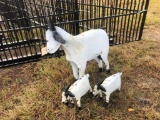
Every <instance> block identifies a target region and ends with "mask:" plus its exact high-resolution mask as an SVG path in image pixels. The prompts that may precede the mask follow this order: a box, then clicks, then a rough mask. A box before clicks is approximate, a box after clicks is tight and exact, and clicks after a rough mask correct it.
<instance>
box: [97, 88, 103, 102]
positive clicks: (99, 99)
mask: <svg viewBox="0 0 160 120" xmlns="http://www.w3.org/2000/svg"><path fill="white" fill-rule="evenodd" d="M101 100H102V91H100V92H99V97H98V99H97V101H98V102H99V101H101Z"/></svg>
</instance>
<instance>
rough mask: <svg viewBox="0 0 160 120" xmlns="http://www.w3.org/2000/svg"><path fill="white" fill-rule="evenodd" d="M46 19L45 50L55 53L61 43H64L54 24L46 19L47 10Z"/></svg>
mask: <svg viewBox="0 0 160 120" xmlns="http://www.w3.org/2000/svg"><path fill="white" fill-rule="evenodd" d="M46 20H47V23H48V28H49V29H48V30H47V31H46V41H47V52H48V53H55V52H56V51H57V50H58V48H59V47H60V45H61V44H65V40H64V39H63V38H62V36H61V35H60V34H59V33H58V32H57V31H56V28H55V26H54V25H51V23H50V22H49V19H48V12H47V11H46Z"/></svg>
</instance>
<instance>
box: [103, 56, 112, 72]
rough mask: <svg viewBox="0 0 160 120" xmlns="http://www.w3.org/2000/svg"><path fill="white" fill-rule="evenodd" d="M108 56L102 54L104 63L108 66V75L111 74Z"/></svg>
mask: <svg viewBox="0 0 160 120" xmlns="http://www.w3.org/2000/svg"><path fill="white" fill-rule="evenodd" d="M107 56H108V54H101V57H102V60H103V62H104V63H105V64H106V70H107V73H110V67H109V61H108V58H107Z"/></svg>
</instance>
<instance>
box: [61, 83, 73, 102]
mask: <svg viewBox="0 0 160 120" xmlns="http://www.w3.org/2000/svg"><path fill="white" fill-rule="evenodd" d="M62 82H63V92H62V103H67V100H68V97H75V95H74V94H73V93H72V92H70V91H68V89H69V88H70V86H71V84H70V85H69V86H68V87H67V88H65V85H64V80H63V81H62Z"/></svg>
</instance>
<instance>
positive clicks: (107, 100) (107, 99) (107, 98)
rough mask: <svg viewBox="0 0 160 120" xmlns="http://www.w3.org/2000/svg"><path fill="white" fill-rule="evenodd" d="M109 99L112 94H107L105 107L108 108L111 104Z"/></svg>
mask: <svg viewBox="0 0 160 120" xmlns="http://www.w3.org/2000/svg"><path fill="white" fill-rule="evenodd" d="M109 97H110V94H107V95H106V102H105V103H104V104H103V107H106V106H107V105H108V103H109Z"/></svg>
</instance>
